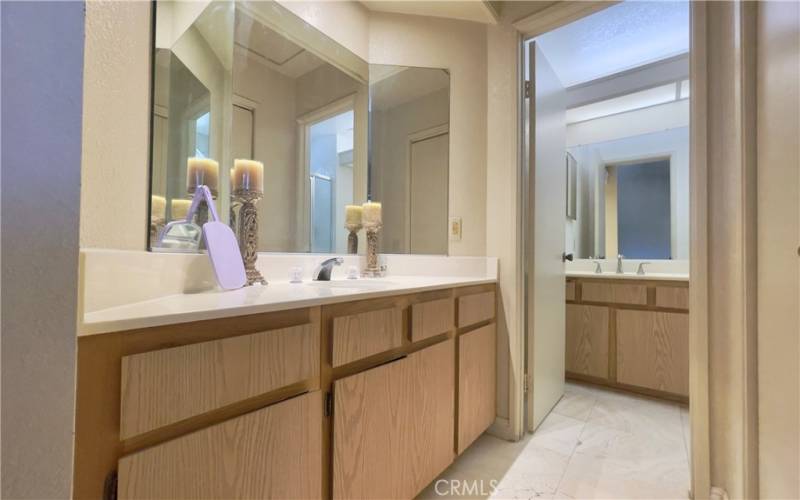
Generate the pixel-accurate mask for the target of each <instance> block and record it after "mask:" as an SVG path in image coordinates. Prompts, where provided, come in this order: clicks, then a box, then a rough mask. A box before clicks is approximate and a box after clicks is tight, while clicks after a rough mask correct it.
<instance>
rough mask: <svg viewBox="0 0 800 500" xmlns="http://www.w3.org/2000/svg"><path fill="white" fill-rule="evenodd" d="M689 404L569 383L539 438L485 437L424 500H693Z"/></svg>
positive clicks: (424, 495)
mask: <svg viewBox="0 0 800 500" xmlns="http://www.w3.org/2000/svg"><path fill="white" fill-rule="evenodd" d="M688 444H689V414H688V409H687V408H686V407H685V406H682V405H678V404H675V403H669V402H663V401H658V400H655V399H650V398H645V397H639V396H636V395H629V394H624V393H621V392H613V391H609V390H604V389H602V388H599V387H594V386H589V385H579V384H573V383H568V384H567V388H566V393H565V395H564V397H563V398H562V399H561V401H559V403H558V404H557V405H556V407H555V408H554V409H553V411H552V412H551V413H550V415H548V416H547V418H546V419H545V420H544V422H542V424H541V426H540V427H539V429H537V431H536V432H535V433H534V434H532V435H531V434H528V435H527V436H526V437H525V438H524V439H523V440H521V441H520V442H517V443H510V442H507V441H503V440H501V439H498V438H495V437H493V436H489V435H484V436H482V437H481V438H479V439H478V440H477V441H476V442H475V443H474V444H473V445H472V446H471V447H470V448H469V449H468V450H467V451H466V452H465V453H464V454H463V455H462V456H460V457H459V458H458V459H457V460H456V462H455V463H453V465H451V466H450V467H449V468H448V469H447V470H446V471H445V472H444V473H442V475H441V476H440V477H439V480H441V479H447V480H450V481H447V482H441V481H440V482H438V483H437V481H438V480H437V481H434V482H433V483H432V484H431V485H430V486H429V487H428V488H427V489H426V490H425V491H423V492H422V493H421V494H420V496H419V498H442V496H449V497H451V498H487V497H490V498H493V499H494V498H497V499H517V498H521V499H529V498H575V499H639V500H645V499H686V498H688V491H689V453H688Z"/></svg>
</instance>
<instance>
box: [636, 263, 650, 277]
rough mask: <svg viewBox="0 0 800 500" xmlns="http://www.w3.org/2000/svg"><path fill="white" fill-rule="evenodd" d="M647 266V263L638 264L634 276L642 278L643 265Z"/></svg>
mask: <svg viewBox="0 0 800 500" xmlns="http://www.w3.org/2000/svg"><path fill="white" fill-rule="evenodd" d="M645 264H649V262H639V268H638V269H637V270H636V274H638V275H639V276H644V265H645Z"/></svg>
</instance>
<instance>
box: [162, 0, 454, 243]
mask: <svg viewBox="0 0 800 500" xmlns="http://www.w3.org/2000/svg"><path fill="white" fill-rule="evenodd" d="M155 31H156V36H155V47H154V64H153V109H152V113H153V115H152V116H153V128H152V144H151V146H152V158H151V170H152V175H151V178H152V182H151V211H150V213H151V228H150V229H151V232H150V246H151V248H153V249H154V250H158V251H176V250H180V251H198V250H202V249H201V248H200V246H202V242H201V243H200V244H198V242H197V238H195V237H193V236H194V235H196V233H197V231H198V226H201V225H202V224H203V222H204V221H205V220H206V218H207V216H208V210H205V209H204V207H203V205H202V204H201V206H200V209H199V210H198V212H197V214H196V215H195V217H194V218H193V222H194V225H190V224H186V227H175V226H173V227H175V230H176V231H178V233H179V234H177V236H176V235H170V236H171V237H170V238H168V243H169V244H164V245H160V244H159V243H158V238H157V236H158V234H159V232H160V229H161V228H163V227H164V226H165V224H166V223H168V222H170V221H174V220H178V219H183V218H185V217H186V214H187V211H188V209H189V206H190V201H191V197H192V194H193V192H194V188H195V186H197V185H200V184H205V185H208V186H209V188H210V189H211V191H212V193H213V194H214V197H215V202H216V205H217V212H218V213H219V215H220V218H221V219H222V221H223V222H225V223H228V224H230V225H231V227H232V228H233V229H234V231H238V232H239V236H240V239H242V241H244V240H247V244H246V245H244V244H243V247H242V249H243V251H246V252H247V253H248V254H253V253H254V252H318V253H336V254H342V253H345V252H347V251H348V250H349V248H348V237H349V236H350V233H349V231H348V229H346V226H348V222H347V221H348V219H347V207H348V206H350V207H351V208H350V212H351V213H350V216H351V219H353V218H354V217H355V216H356V212H358V213H360V210H358V208H357V207H360V206H361V205H362V204H363V203H365V202H367V201H368V200H372V201H375V202H380V203H382V207H383V208H382V212H383V223H382V230H381V232H380V233H379V238H378V241H379V251H380V252H383V253H418V254H446V253H447V248H448V237H447V218H448V186H449V179H448V176H449V165H448V162H449V148H450V143H449V121H450V75H449V73H448V72H447V70H444V69H437V68H416V67H406V66H386V65H371V66H370V65H367V63H366V62H365V61H363V60H362V59H360V58H358V57H357V56H355V55H354V54H353V53H352V52H350V51H348V50H347V49H345V48H344V47H342V46H341V45H339V44H337V43H336V42H334V41H332V40H331V39H330V38H328V37H327V36H326V35H324V34H323V33H321V32H320V31H318V30H317V29H316V28H314V27H312V26H310V25H308V24H307V23H305V22H304V21H302V20H301V19H300V18H298V17H297V16H295V15H294V14H292V13H291V12H289V11H288V10H286V9H285V8H284V7H283V6H281V5H280V4H279V3H277V2H261V1H258V2H251V1H245V0H242V1H213V2H209V3H198V2H180V1H175V2H173V1H159V2H158V3H157V7H156V27H155ZM368 146H369V147H368ZM368 151H369V152H368ZM375 206H376V207H377V206H378V205H375ZM254 214H257V217H254ZM255 219H257V226H258V229H257V231H255V230H254V229H253V228H254V225H253V224H252V221H253V220H255ZM240 226H241V227H240ZM359 226H360V225H359V224H355V225H354V224H353V220H351V221H350V224H349V227H350V228H351V229H352V228H354V227H359ZM245 227H246V229H243V228H245ZM354 231H355V229H354ZM253 234H257V238H254V237H252V235H253ZM172 236H175V237H172ZM256 240H257V241H256ZM358 240H359V242H360V243H359V246H358V249H357V251H358V252H359V253H364V252H365V242H366V237H365V235H364V233H363V230H362V231H361V236H360V237H359V238H358ZM351 241H353V240H352V239H351ZM245 247H246V248H245Z"/></svg>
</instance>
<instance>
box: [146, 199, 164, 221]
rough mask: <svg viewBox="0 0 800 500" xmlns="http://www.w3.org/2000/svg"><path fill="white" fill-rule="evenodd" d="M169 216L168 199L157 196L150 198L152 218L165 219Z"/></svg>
mask: <svg viewBox="0 0 800 500" xmlns="http://www.w3.org/2000/svg"><path fill="white" fill-rule="evenodd" d="M166 216H167V199H166V198H164V197H163V196H159V195H157V194H154V195H151V196H150V217H155V218H157V219H164V218H166Z"/></svg>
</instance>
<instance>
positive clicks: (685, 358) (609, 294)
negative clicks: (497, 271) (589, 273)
mask: <svg viewBox="0 0 800 500" xmlns="http://www.w3.org/2000/svg"><path fill="white" fill-rule="evenodd" d="M567 292H568V293H567V310H566V314H567V317H566V354H565V356H566V357H565V366H566V375H567V378H570V379H574V380H583V381H588V382H593V383H598V384H603V385H608V386H611V387H616V388H620V389H627V390H631V391H635V392H640V393H644V394H647V395H650V396H657V397H663V398H667V399H673V400H678V401H683V402H688V395H689V310H688V309H689V286H688V283H686V282H681V281H664V280H658V281H656V280H653V281H648V280H636V281H633V280H621V279H616V280H615V279H608V278H570V279H569V280H568V281H567Z"/></svg>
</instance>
